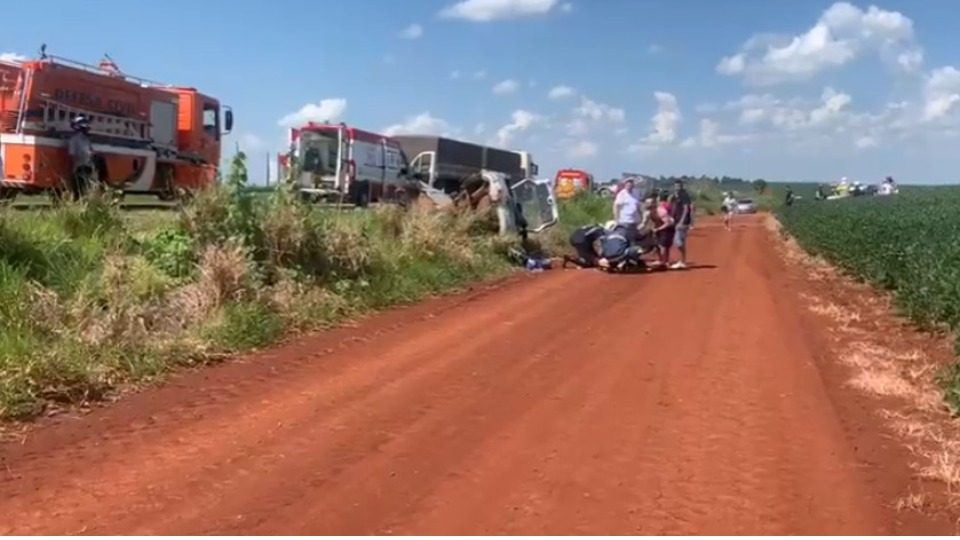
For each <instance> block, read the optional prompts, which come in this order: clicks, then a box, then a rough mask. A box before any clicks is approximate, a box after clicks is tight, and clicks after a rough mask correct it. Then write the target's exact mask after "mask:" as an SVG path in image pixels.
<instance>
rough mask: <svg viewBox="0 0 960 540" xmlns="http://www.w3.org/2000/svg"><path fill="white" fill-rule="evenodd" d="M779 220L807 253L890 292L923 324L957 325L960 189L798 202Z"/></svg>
mask: <svg viewBox="0 0 960 540" xmlns="http://www.w3.org/2000/svg"><path fill="white" fill-rule="evenodd" d="M778 217H779V219H780V222H781V223H782V224H783V226H784V228H785V229H786V230H787V232H789V233H790V234H791V235H792V236H793V237H794V238H795V239H796V240H797V242H799V244H800V246H801V247H803V248H804V249H805V250H806V251H807V252H809V253H811V254H813V255H819V256H821V257H823V258H825V259H827V260H828V261H830V262H832V263H833V264H835V265H837V266H838V267H840V268H842V269H843V270H845V271H847V272H849V273H851V274H853V275H855V276H858V277H860V278H862V279H864V280H865V281H867V282H869V283H871V284H872V285H874V286H876V287H879V288H881V289H885V290H888V291H891V292H893V294H894V297H895V300H896V303H897V306H898V307H899V308H900V310H902V312H903V314H904V315H906V316H908V317H910V318H911V319H912V320H913V321H915V322H916V323H917V324H919V325H920V326H921V327H925V328H931V327H936V326H943V325H945V326H947V327H949V328H950V330H952V331H957V330H958V328H960V187H953V186H950V187H930V188H906V189H902V190H901V193H900V194H898V195H894V196H889V197H851V198H848V199H841V200H834V201H812V200H811V201H801V202H798V203H797V204H795V205H794V206H792V207H789V208H784V209H782V210H781V211H780V212H779V216H778Z"/></svg>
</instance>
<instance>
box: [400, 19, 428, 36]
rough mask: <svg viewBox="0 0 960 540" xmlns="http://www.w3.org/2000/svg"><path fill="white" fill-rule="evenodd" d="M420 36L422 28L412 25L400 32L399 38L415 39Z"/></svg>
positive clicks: (415, 24)
mask: <svg viewBox="0 0 960 540" xmlns="http://www.w3.org/2000/svg"><path fill="white" fill-rule="evenodd" d="M422 36H423V27H422V26H420V25H419V24H417V23H413V24H411V25H410V26H408V27H406V28H404V29H403V30H401V31H400V37H401V38H403V39H417V38H419V37H422Z"/></svg>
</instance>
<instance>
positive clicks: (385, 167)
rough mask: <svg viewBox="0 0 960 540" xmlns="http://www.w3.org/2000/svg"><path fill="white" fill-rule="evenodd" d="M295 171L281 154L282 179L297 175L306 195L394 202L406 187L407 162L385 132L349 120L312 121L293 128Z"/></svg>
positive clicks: (357, 202) (354, 201) (359, 203)
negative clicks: (347, 121)
mask: <svg viewBox="0 0 960 540" xmlns="http://www.w3.org/2000/svg"><path fill="white" fill-rule="evenodd" d="M290 146H291V151H292V155H293V156H294V158H295V160H296V164H297V167H296V170H295V171H291V170H290V164H289V163H288V157H287V156H279V167H278V170H279V171H280V176H281V178H284V177H288V175H290V174H293V175H294V176H295V178H294V181H295V182H296V184H297V189H298V190H299V191H300V193H301V194H302V196H303V197H304V198H307V199H309V200H314V201H320V200H337V201H339V200H343V201H345V202H348V203H350V204H355V205H357V206H360V207H363V206H366V205H367V204H368V203H371V202H380V201H393V200H396V199H397V198H398V197H399V195H400V189H401V188H404V187H407V186H408V184H409V183H410V180H408V179H407V176H406V172H407V163H406V159H405V157H404V155H403V151H402V150H401V148H400V144H399V143H398V142H397V141H396V140H394V139H392V138H390V137H387V136H384V135H380V134H377V133H372V132H369V131H363V130H360V129H356V128H353V127H350V126H348V125H347V124H344V123H340V124H317V123H313V122H309V123H307V124H306V125H304V126H303V127H300V128H293V129H291V130H290Z"/></svg>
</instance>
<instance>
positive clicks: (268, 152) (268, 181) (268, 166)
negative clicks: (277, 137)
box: [264, 150, 270, 186]
mask: <svg viewBox="0 0 960 540" xmlns="http://www.w3.org/2000/svg"><path fill="white" fill-rule="evenodd" d="M264 165H265V166H266V167H267V177H266V178H267V185H268V186H269V185H270V151H269V150H268V151H267V160H266V161H264Z"/></svg>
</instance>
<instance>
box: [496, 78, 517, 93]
mask: <svg viewBox="0 0 960 540" xmlns="http://www.w3.org/2000/svg"><path fill="white" fill-rule="evenodd" d="M519 89H520V83H518V82H517V81H515V80H513V79H506V80H503V81H500V82H498V83H497V84H495V85H494V86H493V93H494V94H497V95H505V94H512V93H514V92H516V91H517V90H519Z"/></svg>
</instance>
